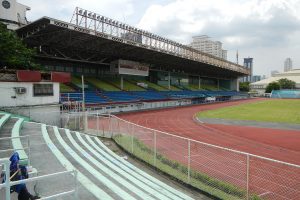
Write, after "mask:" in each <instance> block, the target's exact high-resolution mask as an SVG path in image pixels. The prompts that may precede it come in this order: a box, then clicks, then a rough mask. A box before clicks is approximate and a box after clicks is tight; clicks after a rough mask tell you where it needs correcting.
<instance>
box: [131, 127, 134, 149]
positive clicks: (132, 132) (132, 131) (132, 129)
mask: <svg viewBox="0 0 300 200" xmlns="http://www.w3.org/2000/svg"><path fill="white" fill-rule="evenodd" d="M131 134H132V137H131V153H132V154H133V146H134V145H133V139H134V126H133V125H132V128H131Z"/></svg>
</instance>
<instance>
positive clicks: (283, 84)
mask: <svg viewBox="0 0 300 200" xmlns="http://www.w3.org/2000/svg"><path fill="white" fill-rule="evenodd" d="M278 83H279V85H280V89H293V88H295V86H296V82H295V81H292V80H289V79H287V78H282V79H279V80H278Z"/></svg>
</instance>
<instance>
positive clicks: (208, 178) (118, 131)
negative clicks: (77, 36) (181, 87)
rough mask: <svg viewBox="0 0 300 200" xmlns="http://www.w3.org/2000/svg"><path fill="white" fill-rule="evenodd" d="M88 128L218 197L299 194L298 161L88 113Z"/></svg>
mask: <svg viewBox="0 0 300 200" xmlns="http://www.w3.org/2000/svg"><path fill="white" fill-rule="evenodd" d="M87 119H88V120H87V121H88V129H87V130H88V131H90V132H93V133H94V134H95V135H99V136H106V137H112V138H113V139H114V140H115V141H116V142H117V143H118V144H119V145H120V146H121V147H122V148H124V149H125V150H126V151H128V152H129V153H131V154H133V155H134V156H136V157H138V158H140V159H142V160H143V161H145V162H147V163H149V164H150V165H153V166H155V167H156V168H158V169H159V170H161V171H162V172H164V173H167V174H169V175H171V176H174V177H175V178H177V179H178V180H180V181H182V182H184V183H187V184H190V185H192V186H194V187H196V188H199V189H200V190H202V191H205V192H207V193H209V194H212V195H214V196H217V197H219V198H221V199H272V200H273V199H275V200H276V199H294V200H297V199H300V166H298V165H294V164H289V163H285V162H281V161H277V160H273V159H268V158H264V157H260V156H256V155H252V154H248V153H244V152H239V151H235V150H231V149H227V148H223V147H219V146H215V145H211V144H206V143H202V142H199V141H195V140H192V139H187V138H184V137H180V136H176V135H172V134H168V133H165V132H161V131H157V130H154V129H150V128H146V127H143V126H139V125H137V124H134V123H131V122H128V121H125V120H123V119H121V118H118V117H116V116H113V115H101V116H100V115H98V116H97V115H88V117H87Z"/></svg>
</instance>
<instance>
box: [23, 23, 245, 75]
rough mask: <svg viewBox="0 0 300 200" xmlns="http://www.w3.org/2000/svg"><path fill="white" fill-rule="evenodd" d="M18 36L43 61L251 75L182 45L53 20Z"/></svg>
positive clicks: (211, 73)
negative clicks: (120, 62)
mask: <svg viewBox="0 0 300 200" xmlns="http://www.w3.org/2000/svg"><path fill="white" fill-rule="evenodd" d="M17 34H18V35H19V36H20V37H22V38H23V40H24V41H25V43H26V44H27V45H28V46H30V47H35V48H37V49H38V50H39V55H38V57H39V59H55V60H65V61H72V62H82V63H87V64H89V63H90V64H99V65H100V64H102V65H103V64H104V65H105V64H109V63H110V62H111V61H114V60H117V59H125V60H133V61H138V62H143V63H149V64H151V67H150V70H151V69H152V70H154V69H158V70H159V69H162V70H169V71H176V72H185V73H189V74H194V75H201V76H210V77H219V78H237V77H239V76H246V75H248V74H249V70H248V69H246V68H245V67H243V66H241V65H237V64H235V63H232V62H229V61H226V60H223V59H220V58H217V57H214V56H212V55H209V54H205V53H202V52H199V51H197V50H195V49H192V48H190V47H187V46H184V45H181V44H178V43H175V44H174V45H173V46H172V44H173V43H169V41H170V40H167V41H166V40H165V41H164V40H160V39H162V38H157V39H158V40H159V42H152V43H151V44H150V45H147V44H145V43H144V40H143V39H141V40H140V42H137V41H133V40H129V39H126V37H124V35H123V37H120V36H119V37H116V36H113V35H110V34H107V33H104V32H98V31H96V30H93V29H89V28H85V27H81V26H78V25H76V24H73V23H67V22H63V21H59V20H56V19H53V18H49V17H43V18H41V19H39V20H36V21H34V22H32V23H30V24H28V25H26V26H24V27H22V28H20V29H18V30H17ZM129 34H136V33H130V32H129ZM142 36H143V37H144V35H141V37H142ZM150 36H153V34H152V35H151V34H150ZM150 41H151V39H150ZM166 42H168V43H166Z"/></svg>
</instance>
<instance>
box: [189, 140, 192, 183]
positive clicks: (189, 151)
mask: <svg viewBox="0 0 300 200" xmlns="http://www.w3.org/2000/svg"><path fill="white" fill-rule="evenodd" d="M190 180H191V140H188V183H189V182H190Z"/></svg>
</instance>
